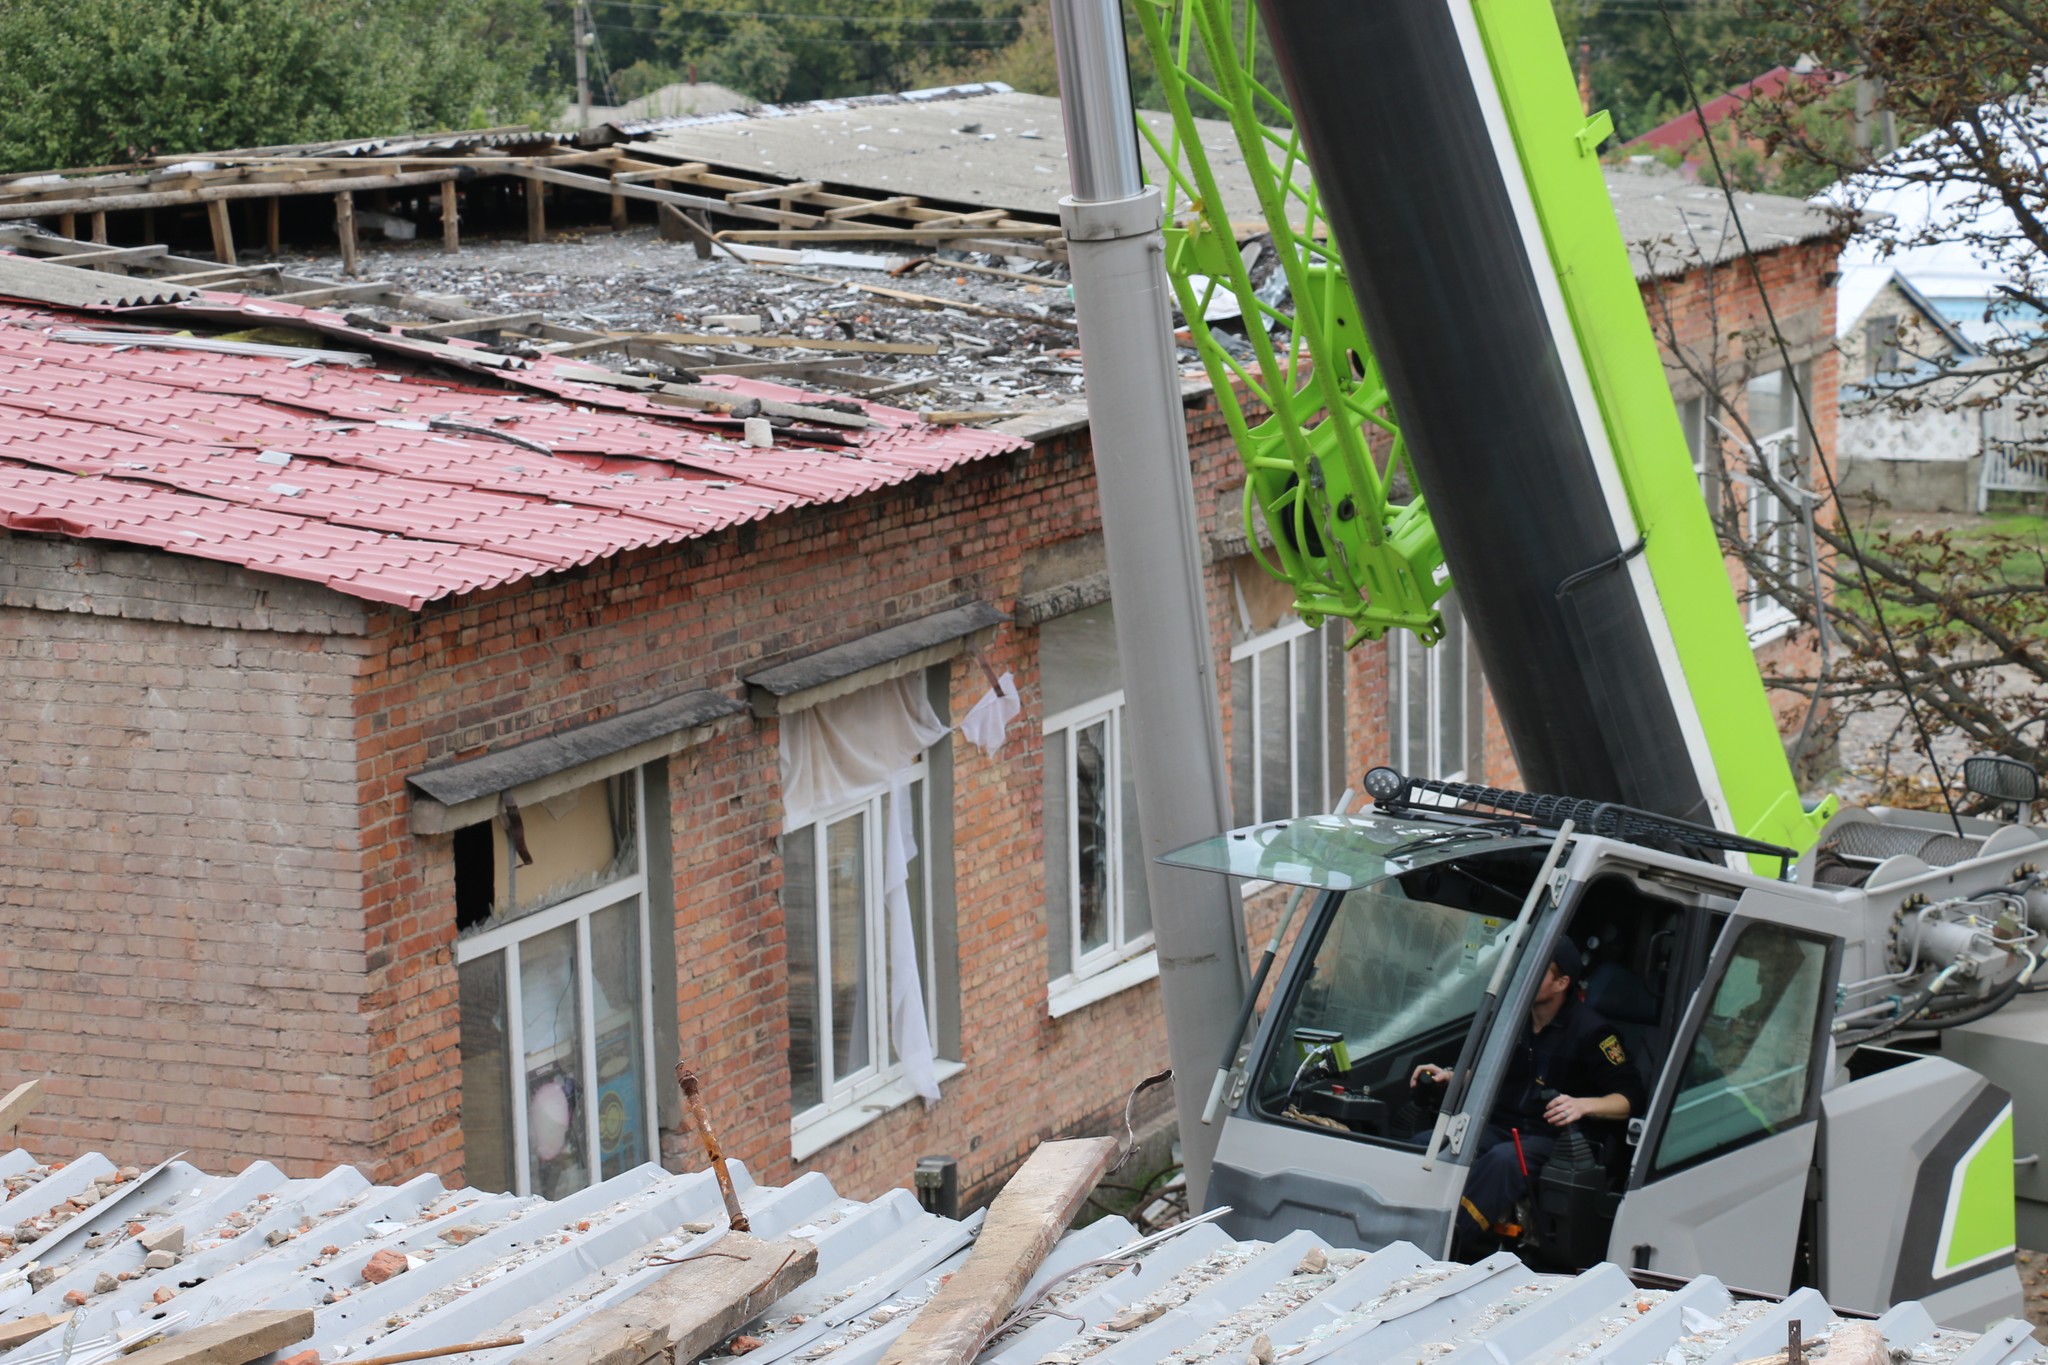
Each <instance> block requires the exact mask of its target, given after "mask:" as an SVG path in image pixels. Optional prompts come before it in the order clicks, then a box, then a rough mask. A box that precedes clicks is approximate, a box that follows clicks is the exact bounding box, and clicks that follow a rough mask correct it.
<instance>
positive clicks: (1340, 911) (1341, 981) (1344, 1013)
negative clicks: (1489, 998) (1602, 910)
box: [1257, 849, 1538, 1143]
mask: <svg viewBox="0 0 2048 1365" xmlns="http://www.w3.org/2000/svg"><path fill="white" fill-rule="evenodd" d="M1537 864H1538V858H1537V856H1536V855H1535V853H1534V852H1533V851H1532V850H1528V849H1514V850H1504V851H1501V852H1498V853H1493V854H1482V855H1476V856H1467V857H1465V858H1461V859H1458V860H1455V861H1451V862H1444V863H1438V864H1435V865H1433V866H1430V867H1425V868H1419V869H1416V870H1414V871H1411V872H1407V873H1403V874H1400V875H1397V876H1392V877H1387V878H1385V879H1383V880H1380V881H1377V882H1374V883H1373V884H1371V885H1370V886H1365V887H1361V888H1359V889H1357V890H1353V891H1345V892H1337V893H1332V894H1331V895H1329V896H1328V897H1326V898H1325V901H1324V904H1323V906H1322V907H1321V914H1320V916H1319V918H1318V920H1317V922H1316V924H1315V926H1314V927H1313V929H1312V931H1311V932H1312V933H1313V934H1314V938H1313V940H1305V949H1303V950H1297V952H1298V953H1299V952H1301V951H1304V950H1305V951H1307V952H1308V953H1309V954H1311V956H1310V957H1309V958H1308V961H1307V965H1306V967H1303V966H1302V965H1301V964H1300V962H1299V961H1297V963H1296V964H1295V966H1294V968H1293V969H1292V970H1291V971H1290V973H1289V988H1288V991H1287V994H1286V996H1285V998H1284V999H1283V1000H1282V1002H1281V1004H1280V1013H1279V1014H1278V1016H1277V1018H1276V1020H1275V1027H1274V1028H1273V1030H1272V1032H1271V1033H1270V1034H1269V1035H1268V1037H1269V1039H1270V1042H1269V1045H1268V1048H1267V1052H1266V1055H1265V1057H1264V1059H1263V1061H1262V1063H1261V1065H1260V1068H1259V1072H1258V1088H1257V1102H1258V1106H1259V1108H1260V1109H1261V1110H1263V1111H1264V1112H1265V1113H1266V1114H1267V1115H1268V1116H1270V1117H1273V1118H1278V1119H1283V1120H1290V1121H1293V1122H1298V1123H1307V1124H1311V1125H1314V1126H1318V1127H1324V1128H1330V1129H1334V1130H1338V1131H1342V1132H1347V1133H1353V1134H1358V1135H1361V1136H1366V1137H1375V1138H1383V1139H1388V1140H1391V1141H1395V1142H1404V1143H1405V1142H1411V1141H1416V1140H1418V1137H1419V1134H1421V1133H1422V1131H1423V1130H1425V1129H1427V1128H1428V1127H1429V1126H1430V1125H1431V1124H1432V1123H1433V1122H1434V1118H1435V1108H1434V1101H1435V1100H1436V1099H1438V1098H1439V1097H1440V1096H1441V1093H1442V1092H1441V1090H1437V1089H1432V1088H1429V1087H1423V1088H1418V1089H1411V1088H1410V1086H1409V1084H1408V1078H1409V1075H1410V1073H1412V1072H1413V1071H1414V1070H1415V1068H1416V1067H1417V1066H1419V1065H1421V1064H1422V1063H1424V1062H1433V1063H1436V1064H1437V1065H1439V1066H1443V1067H1446V1068H1449V1067H1453V1066H1455V1065H1456V1063H1457V1060H1458V1052H1459V1048H1460V1046H1461V1045H1462V1044H1463V1042H1464V1039H1465V1034H1466V1033H1467V1031H1468V1030H1469V1029H1470V1027H1471V1024H1472V1018H1473V1015H1474V1013H1475V1011H1476V1010H1477V1009H1478V1006H1479V1002H1480V998H1481V996H1482V995H1483V994H1484V993H1485V990H1486V985H1487V982H1488V981H1489V980H1490V979H1491V977H1492V975H1493V971H1494V967H1495V964H1496V963H1497V961H1498V959H1499V955H1500V953H1501V951H1502V949H1503V946H1504V937H1505V935H1506V933H1507V929H1508V926H1509V925H1510V924H1512V923H1513V922H1514V918H1515V915H1516V912H1517V911H1518V910H1519V909H1520V908H1521V902H1522V899H1523V897H1524V896H1525V895H1526V894H1527V892H1528V889H1529V883H1530V881H1531V880H1532V879H1533V878H1534V876H1535V874H1536V870H1537Z"/></svg>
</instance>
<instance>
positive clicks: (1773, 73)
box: [1622, 62, 1848, 163]
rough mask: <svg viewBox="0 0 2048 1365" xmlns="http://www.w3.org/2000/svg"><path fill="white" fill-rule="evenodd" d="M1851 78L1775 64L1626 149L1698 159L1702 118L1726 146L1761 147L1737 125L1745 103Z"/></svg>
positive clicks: (1631, 141)
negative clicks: (1795, 88) (1793, 87)
mask: <svg viewBox="0 0 2048 1365" xmlns="http://www.w3.org/2000/svg"><path fill="white" fill-rule="evenodd" d="M1847 79H1848V77H1847V76H1845V75H1843V74H1842V73H1841V72H1839V71H1828V70H1824V69H1817V68H1814V67H1811V66H1808V65H1806V64H1805V63H1803V62H1802V64H1801V65H1800V66H1797V67H1791V66H1774V67H1772V68H1771V69H1770V70H1769V71H1766V72H1764V74H1763V75H1761V76H1758V77H1757V78H1756V79H1755V80H1750V81H1744V82H1743V83H1742V84H1741V85H1738V86H1736V87H1735V88H1734V89H1733V90H1729V91H1727V92H1725V93H1723V94H1719V95H1716V96H1714V97H1713V98H1712V99H1710V100H1705V101H1703V102H1702V103H1701V105H1700V107H1699V110H1698V112H1697V113H1695V112H1694V111H1692V110H1687V111H1686V112H1684V113H1682V114H1679V115H1677V116H1676V117H1673V118H1669V119H1666V120H1665V121H1664V122H1662V123H1660V124H1658V125H1657V126H1656V127H1654V128H1652V129H1650V130H1649V131H1648V132H1646V133H1638V134H1637V135H1636V136H1635V137H1632V138H1630V139H1629V140H1628V141H1627V142H1625V143H1623V144H1622V150H1623V151H1625V152H1634V153H1638V154H1644V155H1648V154H1654V153H1657V152H1665V153H1677V154H1678V155H1679V156H1680V158H1681V159H1682V160H1683V161H1685V162H1686V163H1691V162H1694V161H1696V160H1699V159H1700V158H1701V157H1702V155H1703V153H1701V152H1700V151H1699V144H1700V141H1701V137H1702V134H1703V131H1704V130H1703V129H1702V126H1701V119H1702V118H1704V119H1705V128H1706V129H1711V130H1712V131H1713V132H1714V134H1715V136H1716V138H1717V140H1718V141H1719V143H1721V144H1722V145H1724V146H1735V145H1745V146H1749V147H1753V148H1756V149H1758V150H1761V149H1762V145H1763V144H1762V143H1761V142H1759V141H1757V140H1756V139H1753V138H1750V137H1748V136H1746V135H1745V134H1743V133H1742V132H1741V131H1740V130H1739V129H1738V128H1737V127H1736V126H1735V124H1734V122H1733V121H1734V119H1735V116H1736V115H1737V114H1739V113H1741V112H1742V107H1743V105H1745V104H1747V103H1749V102H1750V101H1751V100H1753V99H1758V98H1769V97H1770V96H1773V95H1776V94H1778V93H1779V92H1781V91H1783V90H1784V89H1785V87H1786V86H1788V85H1790V84H1792V83H1793V82H1795V81H1797V82H1804V83H1806V84H1808V85H1814V86H1828V85H1835V84H1838V83H1840V82H1841V81H1844V80H1847Z"/></svg>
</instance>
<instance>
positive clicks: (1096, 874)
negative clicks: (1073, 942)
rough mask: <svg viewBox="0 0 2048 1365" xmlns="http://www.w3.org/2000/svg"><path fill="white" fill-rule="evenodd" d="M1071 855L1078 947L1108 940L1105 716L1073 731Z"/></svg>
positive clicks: (1089, 947) (1086, 949)
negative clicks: (1077, 890)
mask: <svg viewBox="0 0 2048 1365" xmlns="http://www.w3.org/2000/svg"><path fill="white" fill-rule="evenodd" d="M1074 807H1075V820H1074V844H1075V848H1074V855H1075V863H1076V866H1077V867H1078V869H1079V871H1080V874H1081V904H1080V907H1079V909H1080V913H1081V927H1080V951H1081V953H1082V954H1083V955H1086V954H1087V953H1089V952H1091V951H1093V950H1094V949H1096V948H1100V947H1101V946H1102V945H1103V944H1105V943H1107V942H1109V854H1110V838H1111V837H1112V831H1111V830H1110V827H1109V722H1108V721H1106V720H1098V721H1096V722H1095V723H1094V724H1093V725H1086V726H1083V727H1081V728H1080V729H1079V730H1076V731H1075V732H1074Z"/></svg>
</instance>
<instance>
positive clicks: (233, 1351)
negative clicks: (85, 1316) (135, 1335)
mask: <svg viewBox="0 0 2048 1365" xmlns="http://www.w3.org/2000/svg"><path fill="white" fill-rule="evenodd" d="M312 1335H313V1310H312V1309H310V1308H296V1309H259V1310H256V1311H252V1312H247V1313H231V1314H229V1315H228V1316H227V1317H224V1318H218V1319H216V1320H214V1321H213V1322H206V1323H201V1324H200V1325H199V1326H197V1327H194V1328H193V1329H192V1330H191V1331H189V1332H180V1333H178V1335H176V1336H174V1337H171V1338H169V1339H168V1340H165V1341H160V1342H158V1343H157V1344H156V1345H154V1346H145V1347H143V1348H142V1349H141V1350H139V1351H137V1352H136V1353H135V1354H134V1355H131V1356H127V1357H125V1365H248V1363H249V1362H250V1361H252V1360H255V1359H256V1358H257V1357H259V1356H266V1355H269V1354H270V1353H271V1352H272V1351H275V1350H278V1349H280V1348H282V1347H285V1346H290V1345H291V1344H292V1343H293V1342H298V1341H304V1340H305V1339H306V1338H307V1337H310V1336H312Z"/></svg>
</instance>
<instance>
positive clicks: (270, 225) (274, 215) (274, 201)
mask: <svg viewBox="0 0 2048 1365" xmlns="http://www.w3.org/2000/svg"><path fill="white" fill-rule="evenodd" d="M449 184H451V185H452V184H454V182H453V181H450V182H449ZM444 188H445V187H444ZM282 204H283V200H281V199H279V198H278V197H277V196H276V195H272V196H271V197H270V198H268V199H266V200H264V201H263V249H264V253H265V254H266V255H268V256H269V257H270V258H271V259H272V260H276V259H277V258H278V257H279V256H282V255H283V254H284V252H283V250H282V249H281V248H282V247H283V245H284V236H283V233H282V232H281V231H280V228H281V223H280V221H279V220H280V219H282V218H283V217H284V212H283V209H282V207H281V206H282Z"/></svg>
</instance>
